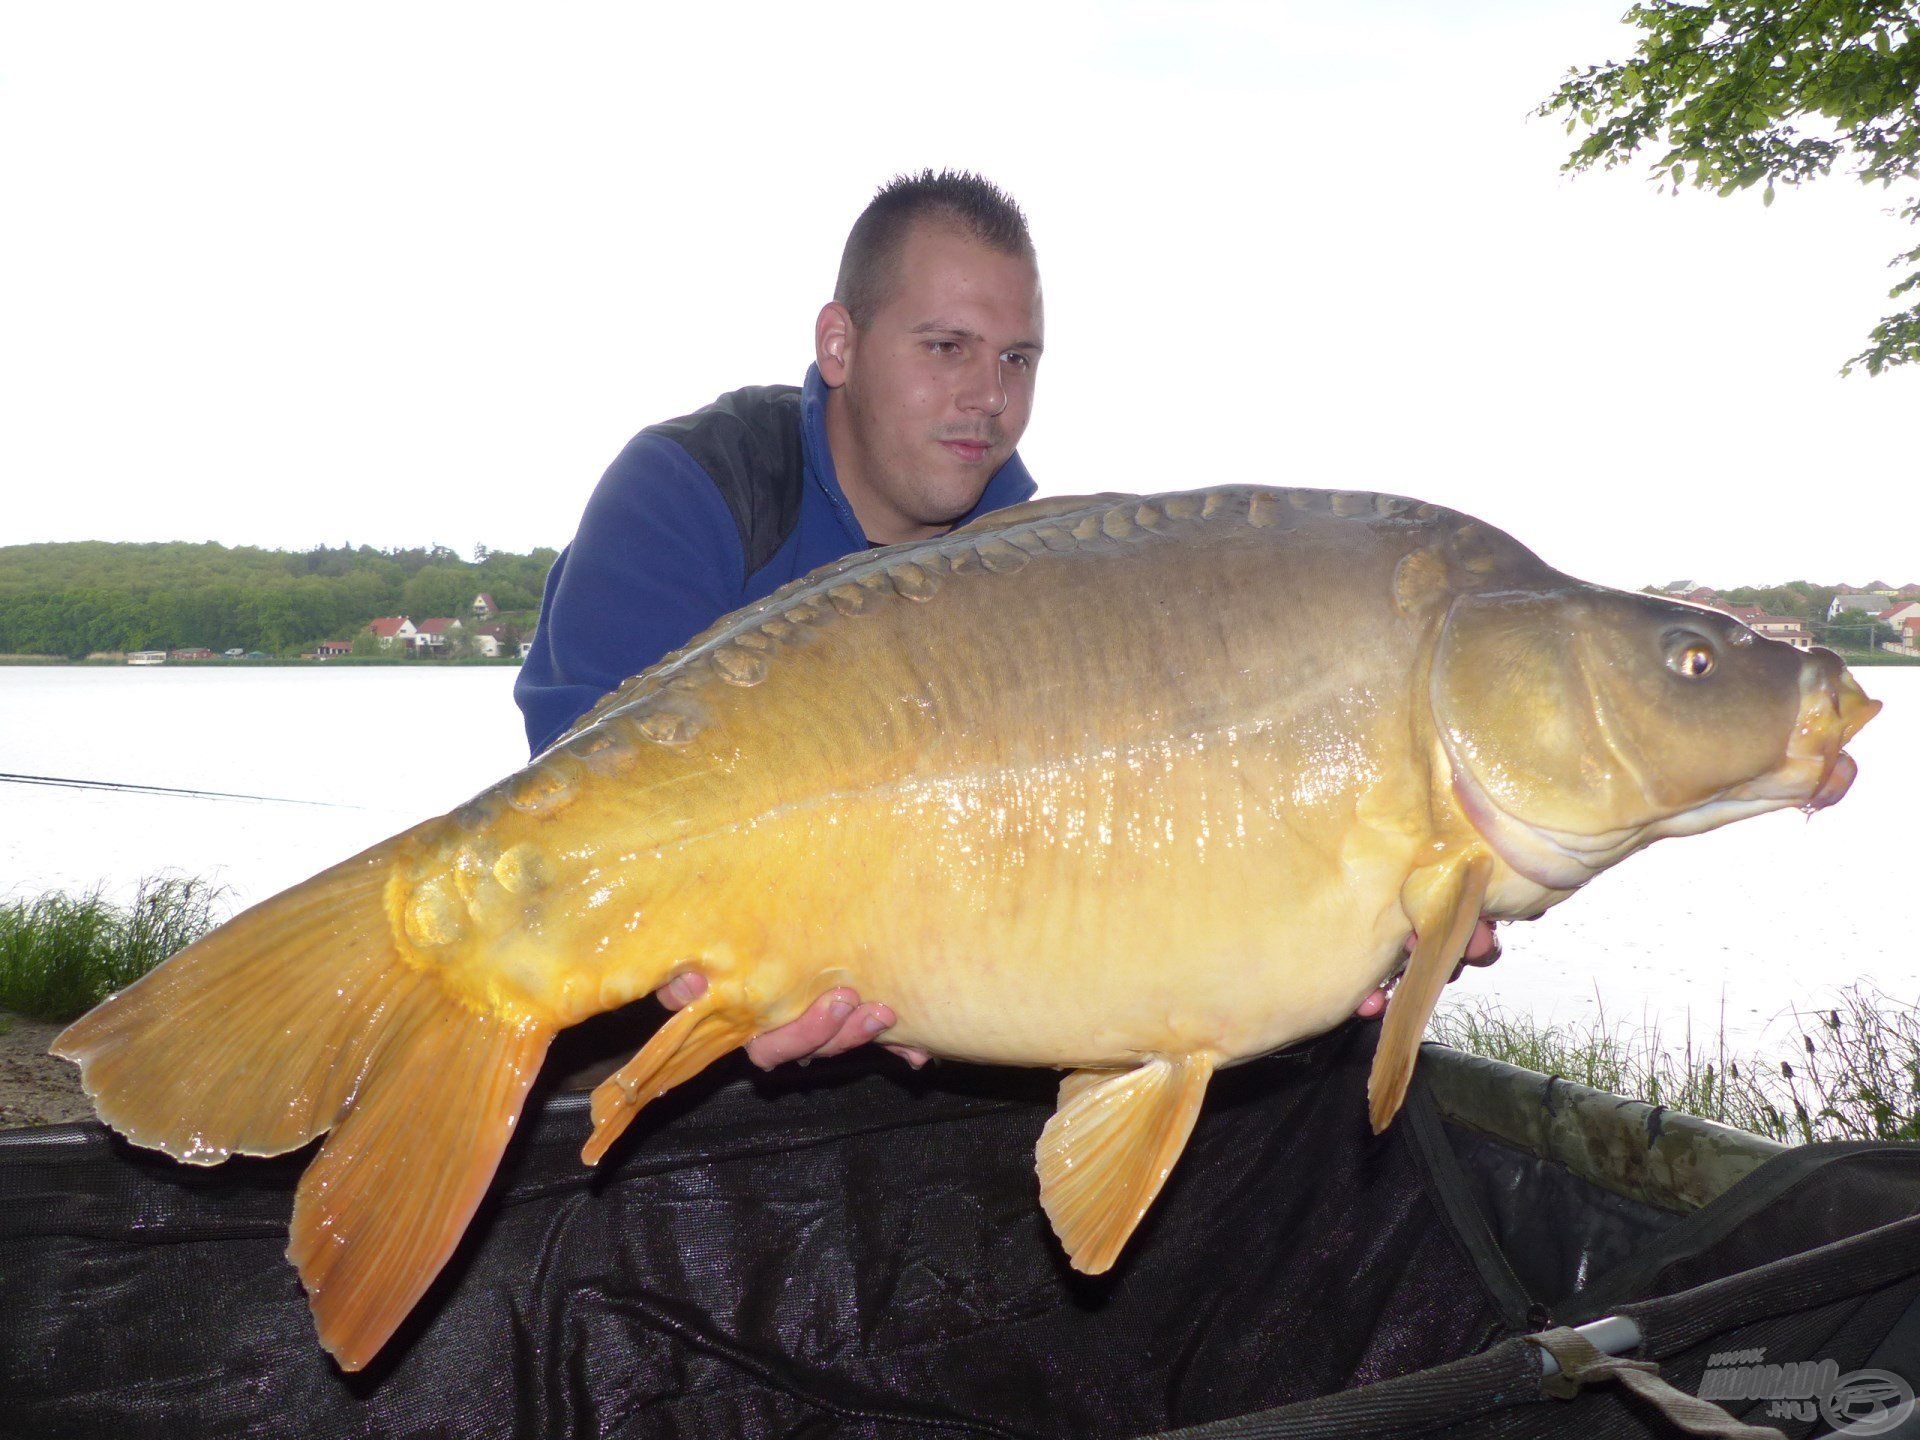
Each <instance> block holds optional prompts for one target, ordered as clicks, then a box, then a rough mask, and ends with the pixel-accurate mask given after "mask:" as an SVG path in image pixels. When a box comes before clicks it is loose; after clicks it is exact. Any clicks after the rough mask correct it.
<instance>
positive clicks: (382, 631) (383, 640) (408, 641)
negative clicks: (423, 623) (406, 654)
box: [367, 615, 420, 650]
mask: <svg viewBox="0 0 1920 1440" xmlns="http://www.w3.org/2000/svg"><path fill="white" fill-rule="evenodd" d="M367 628H368V629H369V630H371V631H372V632H373V635H374V638H375V639H376V640H378V641H379V642H380V648H381V649H382V650H392V649H393V648H395V647H396V646H398V647H399V648H400V649H402V650H411V649H412V648H413V642H414V639H415V637H417V636H418V635H419V634H420V632H419V631H418V630H416V629H414V628H413V621H411V620H409V619H408V618H407V617H406V616H404V615H382V616H381V617H380V618H379V619H378V620H369V621H368V622H367Z"/></svg>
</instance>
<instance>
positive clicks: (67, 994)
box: [0, 878, 224, 1024]
mask: <svg viewBox="0 0 1920 1440" xmlns="http://www.w3.org/2000/svg"><path fill="white" fill-rule="evenodd" d="M223 895H224V892H223V891H222V890H220V889H219V888H218V887H216V886H213V885H211V884H209V883H208V882H207V881H205V880H201V879H173V878H150V879H146V880H142V881H141V882H140V886H139V889H138V890H137V891H136V892H135V894H134V897H133V903H132V904H131V905H127V906H119V905H114V904H111V903H110V902H108V901H107V900H105V899H104V898H102V896H101V895H100V893H99V892H98V891H97V890H96V891H93V892H91V893H89V894H84V895H68V894H65V893H63V892H60V891H55V892H53V893H51V894H47V895H42V896H40V897H39V898H38V899H34V900H20V901H14V902H12V903H9V904H4V905H0V1009H4V1010H12V1011H15V1012H16V1013H18V1014H21V1015H25V1016H27V1017H28V1018H30V1019H34V1020H46V1021H51V1022H54V1023H56V1024H64V1023H65V1022H67V1021H69V1020H74V1019H77V1018H78V1017H80V1016H81V1015H84V1014H85V1013H86V1012H87V1011H88V1010H90V1009H92V1008H93V1007H94V1006H95V1005H97V1004H99V1003H100V1002H101V1001H102V1000H104V999H106V997H107V996H109V995H111V994H112V993H113V992H114V991H116V990H119V989H122V988H124V987H125V986H128V985H131V984H132V983H133V982H134V981H135V980H138V979H139V978H140V977H141V976H142V975H144V974H146V973H147V971H149V970H151V969H153V967H154V966H156V965H158V964H159V963H160V962H161V961H162V960H165V959H166V958H167V957H168V956H169V955H172V954H174V953H175V952H176V951H179V950H184V949H185V948H186V947H187V946H189V945H191V944H192V943H193V942H194V941H195V940H198V939H199V938H200V937H201V936H202V935H204V934H206V933H207V931H209V930H211V929H212V928H213V927H214V926H215V925H217V924H218V923H219V922H220V915H219V911H220V909H221V901H222V898H223Z"/></svg>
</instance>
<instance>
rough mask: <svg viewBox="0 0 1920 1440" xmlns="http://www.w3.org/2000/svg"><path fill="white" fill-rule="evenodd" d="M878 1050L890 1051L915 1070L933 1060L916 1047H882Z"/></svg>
mask: <svg viewBox="0 0 1920 1440" xmlns="http://www.w3.org/2000/svg"><path fill="white" fill-rule="evenodd" d="M880 1048H881V1049H882V1050H890V1051H892V1052H893V1053H894V1054H895V1055H898V1056H899V1057H900V1058H901V1059H902V1060H904V1061H906V1062H907V1064H909V1065H911V1066H912V1067H913V1068H914V1069H916V1070H918V1069H920V1068H921V1067H922V1066H924V1065H925V1064H926V1063H927V1062H928V1061H929V1060H931V1059H933V1056H931V1055H929V1054H928V1053H927V1052H926V1051H924V1050H922V1049H921V1048H920V1047H919V1046H918V1045H882V1046H881V1047H880Z"/></svg>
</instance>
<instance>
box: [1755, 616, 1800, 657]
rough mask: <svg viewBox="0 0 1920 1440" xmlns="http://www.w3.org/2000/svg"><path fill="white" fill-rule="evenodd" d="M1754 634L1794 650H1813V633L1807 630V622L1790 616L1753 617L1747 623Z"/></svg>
mask: <svg viewBox="0 0 1920 1440" xmlns="http://www.w3.org/2000/svg"><path fill="white" fill-rule="evenodd" d="M1746 623H1747V626H1748V628H1750V629H1751V630H1753V631H1754V633H1756V634H1759V635H1764V636H1766V637H1767V638H1768V639H1769V640H1782V641H1785V642H1786V643H1787V644H1789V645H1791V646H1793V648H1794V649H1796V650H1811V649H1812V648H1813V632H1812V631H1810V630H1808V629H1807V622H1806V621H1804V620H1799V619H1796V618H1794V617H1793V616H1791V615H1766V614H1760V615H1756V616H1754V617H1753V618H1752V619H1751V620H1748V621H1747V622H1746Z"/></svg>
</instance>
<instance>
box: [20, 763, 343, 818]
mask: <svg viewBox="0 0 1920 1440" xmlns="http://www.w3.org/2000/svg"><path fill="white" fill-rule="evenodd" d="M0 781H5V782H7V783H9V784H13V785H51V786H58V787H63V788H65V789H69V790H111V791H115V792H118V793H120V794H125V795H185V796H188V797H190V798H192V799H195V800H252V801H255V802H257V803H259V804H263V805H313V806H317V807H319V808H321V809H325V810H364V809H365V808H366V807H365V806H364V805H343V804H341V803H339V802H337V801H333V800H293V799H289V798H288V797H287V796H285V795H242V794H239V793H237V792H235V791H231V790H185V789H181V788H179V787H177V786H173V785H135V784H131V783H129V782H126V781H120V780H73V779H69V778H68V777H66V776H62V775H12V774H8V773H6V772H4V771H0Z"/></svg>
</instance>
